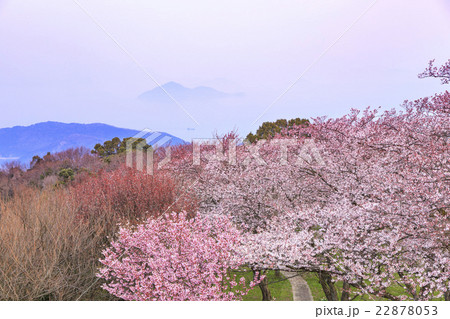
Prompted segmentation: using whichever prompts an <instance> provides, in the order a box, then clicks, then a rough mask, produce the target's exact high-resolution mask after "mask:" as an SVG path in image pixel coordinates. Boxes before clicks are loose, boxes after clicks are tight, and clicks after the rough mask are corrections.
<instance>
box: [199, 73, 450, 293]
mask: <svg viewBox="0 0 450 319" xmlns="http://www.w3.org/2000/svg"><path fill="white" fill-rule="evenodd" d="M439 74H444V73H442V72H440V73H439ZM449 101H450V99H449V93H448V92H445V93H442V94H437V95H435V96H434V97H431V98H424V99H420V100H417V101H412V102H405V103H404V105H403V107H404V110H403V111H395V110H392V111H387V112H384V113H381V114H380V112H379V111H378V110H373V109H366V110H365V111H363V112H360V111H357V110H352V111H351V113H350V114H349V115H347V116H344V117H342V118H338V119H325V118H318V119H316V120H315V121H314V123H313V124H312V125H310V126H309V127H307V128H305V127H296V128H293V129H290V130H287V131H285V132H283V134H280V135H279V136H278V142H277V143H274V141H271V142H267V141H259V143H260V144H259V146H258V150H257V152H256V151H254V150H253V151H251V150H249V147H247V146H240V147H237V149H236V161H235V162H234V163H229V162H227V161H224V160H223V159H222V160H216V161H210V162H208V163H207V164H206V165H205V167H204V170H203V171H202V173H201V175H202V176H201V179H200V180H201V183H200V188H199V189H200V193H201V194H202V196H203V204H202V209H203V211H204V212H208V211H213V210H214V209H217V207H220V209H221V211H223V212H225V213H226V214H228V215H229V216H231V218H232V220H233V221H234V222H235V223H236V224H237V225H239V227H241V228H242V229H244V230H245V233H244V237H245V240H244V242H245V245H244V246H243V247H242V249H243V253H244V254H245V255H246V261H247V263H248V264H250V265H252V267H255V268H259V269H295V270H307V271H315V272H318V273H319V274H320V282H321V284H322V287H323V288H324V291H325V293H326V294H327V298H328V299H331V300H336V298H337V293H336V291H335V286H334V283H333V280H337V279H339V280H343V282H344V291H343V293H342V299H344V300H345V299H346V300H348V299H349V297H350V294H349V289H350V287H351V286H352V287H354V288H357V289H358V291H359V292H360V293H361V294H363V293H370V294H374V295H378V296H382V297H385V298H389V299H408V298H409V299H415V300H419V299H421V300H422V299H431V298H434V297H437V296H442V295H443V294H444V295H445V296H446V298H448V291H449V278H450V270H449V260H450V259H449V240H448V238H449V220H448V219H449V217H448V211H449V202H448V197H449V196H448V195H449V194H450V186H449V176H450V169H449V160H448V159H449V158H450V156H449V155H450V154H449V146H448V135H449V132H450V126H449V125H450V118H449V105H450V102H449ZM292 138H294V142H293V143H292V140H291V139H292ZM283 141H285V142H286V143H287V144H290V146H289V148H290V149H291V152H293V153H295V154H297V156H293V157H287V158H286V157H283V154H284V155H285V153H286V152H285V150H286V148H283V146H280V145H281V144H282V142H283ZM307 141H313V142H314V145H315V147H316V148H317V150H318V151H319V153H320V154H321V157H322V158H323V160H324V162H321V161H316V160H314V158H312V157H311V156H307V154H306V156H303V158H302V156H301V155H302V147H303V145H304V144H305V142H307ZM280 143H281V144H280ZM256 146H257V145H253V146H252V147H256ZM299 156H300V161H299V158H298V157H299ZM299 163H300V164H301V165H298V164H299ZM392 285H399V286H401V287H402V288H403V289H404V291H405V295H404V296H400V297H397V296H393V295H392V294H390V291H389V287H390V286H392Z"/></svg>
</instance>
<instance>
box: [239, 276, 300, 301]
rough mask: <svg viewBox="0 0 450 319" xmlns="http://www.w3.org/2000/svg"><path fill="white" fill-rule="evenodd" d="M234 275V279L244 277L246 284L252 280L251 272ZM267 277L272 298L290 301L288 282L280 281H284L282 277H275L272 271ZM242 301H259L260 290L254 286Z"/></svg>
mask: <svg viewBox="0 0 450 319" xmlns="http://www.w3.org/2000/svg"><path fill="white" fill-rule="evenodd" d="M236 275H237V276H236V277H238V278H240V277H242V276H244V277H245V280H246V282H247V283H248V282H250V281H252V279H253V273H252V272H251V271H246V272H240V273H237V274H236ZM267 276H268V279H269V289H270V292H271V294H272V297H273V298H274V299H275V300H280V301H283V300H284V301H288V300H292V288H291V284H290V283H289V281H288V280H282V279H285V277H284V276H283V275H281V274H280V276H281V277H276V276H275V272H274V271H269V272H268V274H267ZM280 280H282V281H280ZM243 300H244V301H255V300H256V301H261V300H262V295H261V290H260V289H259V287H258V286H256V287H255V288H253V289H252V290H250V292H249V293H248V294H247V295H246V296H244V298H243Z"/></svg>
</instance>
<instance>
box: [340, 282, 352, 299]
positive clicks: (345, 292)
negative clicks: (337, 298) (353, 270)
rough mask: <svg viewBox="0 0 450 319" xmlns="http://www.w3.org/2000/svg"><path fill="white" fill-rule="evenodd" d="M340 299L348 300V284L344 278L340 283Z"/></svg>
mask: <svg viewBox="0 0 450 319" xmlns="http://www.w3.org/2000/svg"><path fill="white" fill-rule="evenodd" d="M341 300H342V301H349V300H350V285H349V284H348V282H347V280H344V282H343V284H342V295H341Z"/></svg>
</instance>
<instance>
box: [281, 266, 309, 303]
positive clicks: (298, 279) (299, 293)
mask: <svg viewBox="0 0 450 319" xmlns="http://www.w3.org/2000/svg"><path fill="white" fill-rule="evenodd" d="M281 273H282V274H283V276H285V277H286V278H289V277H292V276H295V275H296V273H295V272H288V271H282V272H281ZM289 282H290V283H291V286H292V295H293V299H294V301H302V300H303V301H312V300H313V297H312V295H311V290H309V286H308V284H307V283H306V281H305V279H303V278H302V276H300V275H299V276H295V277H292V278H289Z"/></svg>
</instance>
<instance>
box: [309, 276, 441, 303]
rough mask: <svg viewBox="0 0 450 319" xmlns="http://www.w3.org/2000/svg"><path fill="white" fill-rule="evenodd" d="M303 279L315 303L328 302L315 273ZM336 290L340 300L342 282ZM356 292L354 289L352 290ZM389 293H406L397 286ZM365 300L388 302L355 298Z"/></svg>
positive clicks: (339, 282)
mask: <svg viewBox="0 0 450 319" xmlns="http://www.w3.org/2000/svg"><path fill="white" fill-rule="evenodd" d="M302 276H303V278H304V279H305V280H306V282H307V283H308V286H309V289H310V290H311V294H312V295H313V299H314V300H315V301H326V300H327V298H326V297H325V294H324V293H323V290H322V286H321V285H320V283H319V279H318V278H317V275H316V274H314V273H304V274H303V275H302ZM336 288H337V290H338V295H339V298H340V296H341V292H342V281H338V282H337V283H336ZM352 290H354V289H352ZM387 291H388V292H389V293H391V294H392V295H394V296H400V295H404V294H405V292H404V290H403V288H402V287H400V286H398V285H396V286H391V287H389V288H388V289H387ZM353 296H354V295H352V296H351V297H353ZM365 300H371V301H372V300H375V301H378V300H381V301H383V300H387V299H384V298H381V297H377V296H373V295H362V296H358V297H356V298H355V301H365ZM436 300H443V298H439V299H436Z"/></svg>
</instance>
